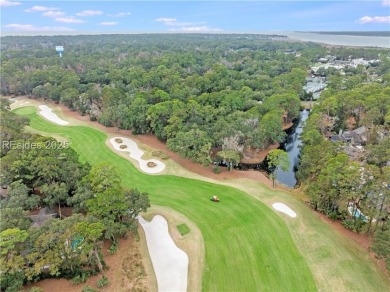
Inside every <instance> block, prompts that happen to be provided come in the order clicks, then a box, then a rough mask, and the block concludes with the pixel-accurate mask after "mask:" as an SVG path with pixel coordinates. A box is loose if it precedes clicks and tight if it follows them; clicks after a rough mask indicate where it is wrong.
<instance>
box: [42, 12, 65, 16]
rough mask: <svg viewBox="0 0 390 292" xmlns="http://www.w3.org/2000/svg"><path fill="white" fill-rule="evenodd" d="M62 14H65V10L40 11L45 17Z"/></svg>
mask: <svg viewBox="0 0 390 292" xmlns="http://www.w3.org/2000/svg"><path fill="white" fill-rule="evenodd" d="M63 15H65V12H62V11H46V12H44V13H42V16H47V17H58V16H63Z"/></svg>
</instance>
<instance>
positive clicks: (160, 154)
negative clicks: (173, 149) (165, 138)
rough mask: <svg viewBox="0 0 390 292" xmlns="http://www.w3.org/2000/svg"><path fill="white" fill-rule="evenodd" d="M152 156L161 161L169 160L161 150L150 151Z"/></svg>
mask: <svg viewBox="0 0 390 292" xmlns="http://www.w3.org/2000/svg"><path fill="white" fill-rule="evenodd" d="M152 156H154V157H159V158H161V159H162V160H168V159H169V158H170V156H169V155H168V154H167V153H165V152H163V151H161V150H154V151H152Z"/></svg>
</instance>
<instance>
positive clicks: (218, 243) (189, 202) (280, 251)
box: [15, 109, 316, 291]
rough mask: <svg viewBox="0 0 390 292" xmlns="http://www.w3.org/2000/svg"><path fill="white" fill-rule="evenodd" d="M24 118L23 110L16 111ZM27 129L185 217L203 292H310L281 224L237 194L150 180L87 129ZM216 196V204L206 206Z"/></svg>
mask: <svg viewBox="0 0 390 292" xmlns="http://www.w3.org/2000/svg"><path fill="white" fill-rule="evenodd" d="M15 112H16V113H18V114H25V113H26V110H25V109H17V110H15ZM25 115H26V116H28V117H29V118H31V123H30V126H31V127H32V128H34V129H36V130H39V131H43V132H47V133H54V134H59V135H61V136H63V137H65V138H66V139H68V140H69V141H70V142H71V145H72V147H73V148H74V149H75V150H76V151H77V152H78V153H79V155H80V159H81V160H82V161H88V162H89V163H91V164H92V165H93V164H96V163H100V162H104V161H109V162H111V163H113V164H114V165H116V167H117V168H118V170H119V171H120V173H121V174H122V177H123V181H122V183H123V185H124V186H125V187H127V188H132V187H136V188H138V189H139V190H141V191H146V192H148V193H149V194H150V199H151V202H152V203H153V204H157V205H162V206H169V207H171V208H173V209H175V210H177V211H178V212H180V213H182V214H185V215H186V216H187V217H188V218H189V219H190V220H192V221H193V222H194V223H196V224H197V226H198V227H199V228H200V230H201V232H202V234H203V237H204V241H205V248H206V263H205V270H204V274H203V281H202V283H203V284H202V285H203V287H202V288H203V290H204V291H315V290H316V285H315V282H314V279H313V276H312V274H311V272H310V270H309V268H308V266H307V264H306V262H305V260H304V258H303V257H302V255H301V254H300V253H299V252H298V250H297V248H296V247H295V244H294V242H293V240H292V237H291V235H290V232H289V230H288V228H287V227H286V225H285V223H284V222H283V220H282V219H281V218H280V217H278V216H277V215H276V214H275V213H274V212H272V210H270V209H269V208H268V207H266V206H265V205H264V204H262V203H261V202H260V201H259V200H257V199H255V198H252V197H250V196H248V195H247V194H245V193H244V192H242V191H239V190H237V189H234V188H231V187H226V186H221V185H217V184H212V183H207V182H202V181H199V180H193V179H186V178H181V177H176V176H149V175H145V174H143V173H140V172H139V171H138V170H137V169H136V168H135V167H134V166H133V165H132V164H131V163H130V162H129V161H127V160H126V159H124V158H122V157H120V156H118V155H116V154H115V153H113V152H112V151H111V150H110V149H109V148H108V147H107V146H106V145H105V143H104V142H105V140H106V137H107V136H106V135H105V134H104V133H102V132H100V131H98V130H96V129H93V128H90V127H79V126H78V127H70V126H57V125H55V124H53V123H50V122H48V121H45V120H43V119H42V118H40V117H39V116H38V115H37V114H31V113H27V114H25ZM213 194H218V195H219V196H220V198H221V203H219V204H215V203H212V202H210V200H209V198H210V196H211V195H213Z"/></svg>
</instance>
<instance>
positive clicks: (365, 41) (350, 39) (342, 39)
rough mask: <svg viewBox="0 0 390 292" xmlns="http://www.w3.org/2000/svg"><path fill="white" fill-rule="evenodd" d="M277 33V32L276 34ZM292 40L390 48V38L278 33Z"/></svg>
mask: <svg viewBox="0 0 390 292" xmlns="http://www.w3.org/2000/svg"><path fill="white" fill-rule="evenodd" d="M274 33H275V32H274ZM278 34H282V35H286V36H287V37H289V38H290V39H294V40H299V41H305V42H315V43H324V44H329V45H339V46H356V47H380V48H390V37H381V36H355V35H333V34H322V33H321V34H320V33H313V32H291V31H289V32H278Z"/></svg>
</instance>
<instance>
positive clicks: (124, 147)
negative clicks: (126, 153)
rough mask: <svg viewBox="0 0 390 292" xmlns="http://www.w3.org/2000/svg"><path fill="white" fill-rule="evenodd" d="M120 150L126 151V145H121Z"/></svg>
mask: <svg viewBox="0 0 390 292" xmlns="http://www.w3.org/2000/svg"><path fill="white" fill-rule="evenodd" d="M119 148H120V149H126V148H127V145H121V146H119Z"/></svg>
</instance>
